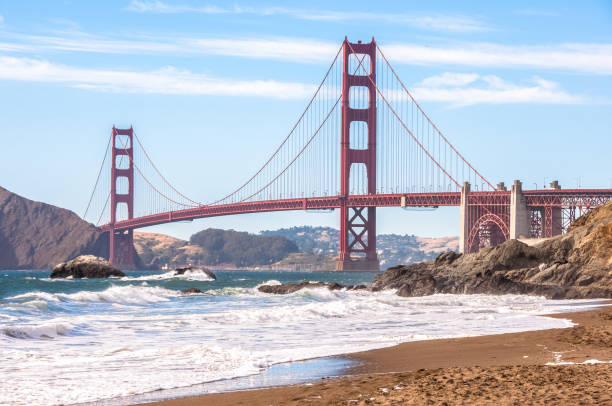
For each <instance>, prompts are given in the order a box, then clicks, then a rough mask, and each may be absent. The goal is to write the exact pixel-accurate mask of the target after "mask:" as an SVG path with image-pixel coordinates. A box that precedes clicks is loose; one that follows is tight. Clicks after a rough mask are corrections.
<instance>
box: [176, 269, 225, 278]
mask: <svg viewBox="0 0 612 406" xmlns="http://www.w3.org/2000/svg"><path fill="white" fill-rule="evenodd" d="M185 272H189V273H192V274H195V273H202V274H205V275H206V276H208V277H209V278H211V279H212V280H217V276H216V275H215V274H214V273H213V272H212V271H211V270H210V269H206V268H200V267H194V266H186V267H184V268H176V269H175V270H174V274H175V275H183V274H185Z"/></svg>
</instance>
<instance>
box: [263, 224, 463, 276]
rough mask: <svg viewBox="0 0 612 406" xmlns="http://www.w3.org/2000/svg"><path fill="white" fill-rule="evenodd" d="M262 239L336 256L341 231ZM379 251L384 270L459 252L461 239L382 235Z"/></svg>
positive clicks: (300, 230)
mask: <svg viewBox="0 0 612 406" xmlns="http://www.w3.org/2000/svg"><path fill="white" fill-rule="evenodd" d="M261 235H267V236H272V235H278V236H282V237H285V238H287V239H289V240H292V241H295V243H296V244H297V246H298V248H299V249H300V251H302V252H307V253H311V254H315V255H330V254H333V255H336V254H337V253H338V248H339V241H340V231H339V230H337V229H334V228H330V227H309V226H303V227H291V228H282V229H280V230H272V231H262V232H261ZM376 248H377V251H378V258H379V260H380V265H381V267H388V266H394V265H398V264H404V265H407V264H412V263H414V262H420V261H426V260H431V259H434V258H435V257H436V256H438V254H440V253H441V252H446V251H457V250H458V249H459V237H440V238H424V237H417V236H414V235H408V234H406V235H398V234H379V235H378V236H377V237H376Z"/></svg>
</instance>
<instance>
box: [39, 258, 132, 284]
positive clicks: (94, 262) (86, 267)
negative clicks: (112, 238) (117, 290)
mask: <svg viewBox="0 0 612 406" xmlns="http://www.w3.org/2000/svg"><path fill="white" fill-rule="evenodd" d="M111 276H126V275H125V274H124V273H123V272H121V271H120V270H118V269H117V268H115V267H114V266H113V265H112V264H111V263H110V262H108V261H107V260H105V259H104V258H100V257H96V256H94V255H81V256H78V257H76V258H75V259H73V260H71V261H68V262H62V263H61V264H58V265H56V266H55V268H53V271H52V272H51V276H50V277H51V278H68V277H73V278H109V277H111Z"/></svg>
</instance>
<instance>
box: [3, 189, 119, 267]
mask: <svg viewBox="0 0 612 406" xmlns="http://www.w3.org/2000/svg"><path fill="white" fill-rule="evenodd" d="M82 254H92V255H97V256H103V257H106V256H108V235H105V234H104V233H102V232H101V231H100V230H99V229H98V228H96V227H95V226H93V225H92V224H89V223H88V222H86V221H84V220H82V219H81V218H80V217H79V216H77V215H76V214H75V213H73V212H71V211H70V210H66V209H61V208H59V207H55V206H52V205H50V204H45V203H40V202H35V201H32V200H29V199H26V198H23V197H21V196H19V195H16V194H14V193H11V192H9V191H8V190H6V189H3V188H2V187H0V269H51V268H52V267H53V266H54V265H55V264H57V263H59V262H62V261H66V260H68V259H70V258H74V257H76V256H78V255H82Z"/></svg>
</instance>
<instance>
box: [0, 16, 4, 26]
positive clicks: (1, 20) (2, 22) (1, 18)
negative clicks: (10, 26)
mask: <svg viewBox="0 0 612 406" xmlns="http://www.w3.org/2000/svg"><path fill="white" fill-rule="evenodd" d="M2 24H4V16H2V14H0V26H1V25H2Z"/></svg>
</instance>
